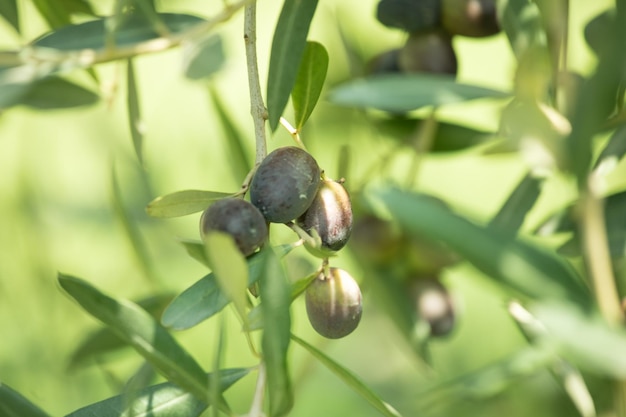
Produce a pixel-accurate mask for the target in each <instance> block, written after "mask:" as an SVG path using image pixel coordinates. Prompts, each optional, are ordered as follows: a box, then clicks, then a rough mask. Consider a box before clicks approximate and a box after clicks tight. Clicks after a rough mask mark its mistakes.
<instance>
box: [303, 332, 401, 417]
mask: <svg viewBox="0 0 626 417" xmlns="http://www.w3.org/2000/svg"><path fill="white" fill-rule="evenodd" d="M291 339H292V340H293V341H294V342H296V343H298V344H299V345H300V346H302V347H303V348H305V349H306V350H307V351H309V353H311V354H312V355H313V356H314V357H315V358H316V359H317V360H319V361H320V362H321V363H322V364H323V365H324V366H326V367H327V368H328V369H329V370H330V371H331V372H332V373H334V374H335V375H337V376H338V377H339V378H340V379H341V380H342V381H343V382H345V383H346V385H348V386H349V387H350V388H351V389H352V390H354V392H356V393H357V394H359V395H360V396H361V397H362V398H363V399H364V400H366V401H367V402H368V403H370V405H372V406H373V407H374V408H375V409H377V410H378V411H380V412H381V413H382V414H383V415H384V416H387V417H400V413H398V411H396V410H395V409H394V408H393V407H392V406H390V405H389V404H387V403H386V402H384V401H383V400H382V399H380V397H379V396H378V395H377V394H376V393H374V392H373V391H372V390H371V389H370V388H369V387H368V386H367V385H365V384H364V383H363V382H362V381H361V380H360V379H359V378H357V377H356V376H355V375H354V374H353V373H352V372H350V371H348V370H347V369H346V368H344V367H343V366H341V365H340V364H338V363H337V362H335V361H334V360H333V359H331V358H330V357H328V356H326V354H324V353H323V352H322V351H321V350H319V349H317V348H315V347H314V346H312V345H310V344H308V343H307V342H305V341H304V340H302V339H300V338H299V337H297V336H295V335H291Z"/></svg>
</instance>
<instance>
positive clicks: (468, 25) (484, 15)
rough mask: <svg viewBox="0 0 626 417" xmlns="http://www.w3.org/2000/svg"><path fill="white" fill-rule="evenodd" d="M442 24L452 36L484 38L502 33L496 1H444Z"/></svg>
mask: <svg viewBox="0 0 626 417" xmlns="http://www.w3.org/2000/svg"><path fill="white" fill-rule="evenodd" d="M441 7H442V9H441V22H442V26H443V28H444V29H445V30H446V32H448V33H450V34H451V35H460V36H470V37H476V38H480V37H484V36H491V35H495V34H496V33H498V32H500V22H499V21H498V13H497V11H496V0H442V2H441Z"/></svg>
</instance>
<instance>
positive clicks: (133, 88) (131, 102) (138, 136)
mask: <svg viewBox="0 0 626 417" xmlns="http://www.w3.org/2000/svg"><path fill="white" fill-rule="evenodd" d="M126 78H127V88H128V90H127V96H126V100H127V101H126V103H127V107H128V127H129V128H130V136H131V138H132V139H133V148H134V149H135V154H136V155H137V159H138V160H139V163H140V164H143V152H142V149H143V134H144V130H145V129H144V125H143V120H142V119H141V108H140V106H139V92H138V91H137V80H136V79H135V67H134V65H133V60H132V59H128V60H127V71H126Z"/></svg>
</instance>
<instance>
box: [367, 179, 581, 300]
mask: <svg viewBox="0 0 626 417" xmlns="http://www.w3.org/2000/svg"><path fill="white" fill-rule="evenodd" d="M369 195H370V201H371V204H372V206H373V207H375V208H377V209H378V208H380V210H381V211H383V212H387V213H390V214H391V216H392V217H393V218H394V219H395V220H396V221H397V222H398V223H399V224H400V226H401V227H402V228H403V229H404V230H406V231H407V233H409V234H414V235H415V236H416V237H420V238H425V239H432V240H435V241H441V242H443V243H445V244H446V245H447V246H448V247H449V248H450V249H452V250H454V251H456V252H457V253H458V254H459V255H461V256H463V257H464V258H465V259H467V260H468V261H469V262H471V263H472V264H473V265H474V266H475V267H476V268H478V269H479V270H481V271H482V272H483V273H485V274H486V275H488V276H490V277H491V278H493V279H495V280H496V281H498V282H499V283H501V284H504V285H506V286H508V287H510V288H512V289H514V290H516V291H517V292H519V293H521V294H523V295H525V296H527V297H531V298H536V299H560V300H563V299H569V300H571V301H572V302H575V303H579V304H580V305H581V306H585V307H589V306H590V305H591V302H592V298H591V295H590V293H589V290H588V288H587V287H586V286H585V284H583V283H582V281H581V279H580V277H579V276H578V275H577V274H576V272H575V271H574V269H573V268H572V267H571V266H570V265H569V264H567V263H566V262H565V261H564V260H563V259H561V258H559V257H558V256H556V254H553V253H551V252H549V251H547V250H544V249H542V248H540V247H538V246H534V245H531V244H528V243H525V242H523V241H521V240H518V239H515V238H514V237H512V236H507V235H503V234H501V233H498V232H495V231H494V230H492V229H490V228H488V227H484V226H479V225H477V224H474V223H472V222H470V221H469V220H467V219H465V218H463V217H461V216H458V215H456V214H454V213H453V212H452V211H450V210H447V209H444V208H442V206H441V204H440V203H439V202H438V201H437V200H434V199H433V198H432V197H429V196H426V195H423V194H416V193H410V192H406V191H402V190H399V189H394V188H378V189H375V190H371V191H370V193H369ZM381 205H382V206H383V207H381ZM416 212H419V213H420V215H419V216H416V215H415V213H416Z"/></svg>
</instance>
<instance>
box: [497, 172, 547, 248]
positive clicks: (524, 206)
mask: <svg viewBox="0 0 626 417" xmlns="http://www.w3.org/2000/svg"><path fill="white" fill-rule="evenodd" d="M541 182H542V181H541V179H539V178H536V177H534V176H533V175H532V174H530V173H527V174H526V175H524V178H522V180H521V181H520V182H519V184H517V187H515V189H514V190H513V192H512V193H511V194H510V195H509V197H508V198H507V199H506V201H505V202H504V204H503V205H502V207H501V208H500V210H499V211H498V213H497V214H496V215H495V216H494V217H493V219H491V222H489V227H492V228H494V230H497V231H498V232H500V233H505V234H507V235H511V236H515V235H516V234H517V231H518V230H519V229H520V227H522V224H523V223H524V219H525V218H526V214H528V212H529V211H530V210H531V209H532V208H533V206H534V205H535V203H536V202H537V199H538V198H539V194H540V193H541Z"/></svg>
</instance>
